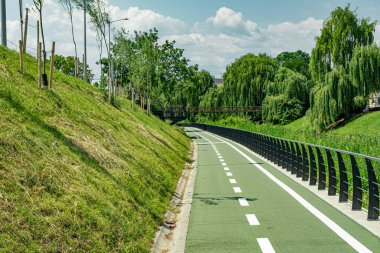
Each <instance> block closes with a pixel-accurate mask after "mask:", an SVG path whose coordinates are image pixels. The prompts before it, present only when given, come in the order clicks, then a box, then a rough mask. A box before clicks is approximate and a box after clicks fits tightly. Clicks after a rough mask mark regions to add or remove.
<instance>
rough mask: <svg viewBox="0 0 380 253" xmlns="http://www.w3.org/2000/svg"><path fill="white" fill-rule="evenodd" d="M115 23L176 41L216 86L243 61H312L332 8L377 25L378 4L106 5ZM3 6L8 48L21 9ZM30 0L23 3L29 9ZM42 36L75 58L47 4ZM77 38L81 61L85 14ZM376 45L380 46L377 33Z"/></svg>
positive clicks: (212, 1)
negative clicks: (296, 56) (282, 57)
mask: <svg viewBox="0 0 380 253" xmlns="http://www.w3.org/2000/svg"><path fill="white" fill-rule="evenodd" d="M106 1H108V3H109V10H110V13H111V17H112V19H113V20H117V19H121V18H125V17H128V19H129V20H128V21H123V22H117V23H114V24H113V29H114V30H115V29H120V28H121V27H123V28H126V29H127V30H129V31H133V30H143V31H146V30H149V29H151V28H153V27H156V28H157V29H158V31H159V36H160V40H161V42H162V41H165V40H175V41H176V45H177V47H179V48H183V49H185V56H186V57H187V58H189V59H190V60H191V64H198V65H199V67H200V68H201V69H206V70H208V71H210V72H211V73H212V74H213V75H214V76H215V77H216V78H219V77H221V76H222V75H223V73H224V71H225V68H226V66H227V65H228V64H230V63H231V62H233V61H234V60H235V59H236V58H238V57H240V56H242V55H244V54H246V53H255V54H256V53H267V54H269V55H271V56H276V55H278V54H279V53H281V52H283V51H296V50H299V49H301V50H303V51H305V52H308V53H310V52H311V50H312V48H313V47H314V45H315V37H316V36H318V35H319V34H320V30H321V27H322V24H323V20H325V19H326V18H327V17H329V15H330V13H331V12H332V11H333V10H334V9H335V8H336V7H337V6H345V5H346V4H347V3H349V4H350V5H351V8H352V9H357V13H358V16H359V17H360V18H370V19H371V20H373V21H375V20H380V1H378V0H353V1H348V0H345V1H341V0H318V1H316V0H180V1H179V0H106ZM6 2H7V29H8V30H7V36H8V41H9V42H8V47H10V48H15V46H14V45H13V44H12V43H16V42H17V41H18V40H19V39H20V23H19V10H18V1H16V0H12V1H10V0H8V1H6ZM32 3H33V1H32V0H24V5H25V6H31V5H32ZM37 19H38V15H37V13H36V12H33V11H32V13H31V14H30V24H31V26H30V27H29V35H30V36H29V38H28V51H29V52H30V53H31V54H34V53H35V48H36V30H35V27H34V26H35V23H36V20H37ZM43 20H44V29H45V34H46V35H45V37H46V41H47V45H48V47H51V46H50V45H51V42H52V41H55V42H56V43H57V46H56V51H57V53H58V54H62V55H66V56H67V55H74V46H73V43H72V37H71V26H70V21H69V18H68V16H67V14H66V13H65V11H64V9H63V8H62V7H60V5H59V4H58V1H57V0H45V6H44V12H43ZM74 24H75V36H76V40H77V43H78V50H79V53H80V55H82V54H83V41H84V40H83V27H84V26H83V13H82V11H75V12H74ZM90 27H91V25H90V24H88V29H87V41H88V63H89V65H90V68H91V69H93V72H94V73H95V75H96V78H98V77H99V73H100V69H99V66H97V65H96V64H95V63H96V61H97V60H98V59H99V49H98V46H97V42H96V35H95V32H94V31H93V30H91V28H90ZM377 28H378V29H377V32H376V34H375V39H376V41H377V42H378V43H379V42H380V25H377Z"/></svg>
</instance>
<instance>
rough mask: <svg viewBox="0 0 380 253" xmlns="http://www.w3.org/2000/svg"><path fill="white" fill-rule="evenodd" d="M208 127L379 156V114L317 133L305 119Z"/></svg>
mask: <svg viewBox="0 0 380 253" xmlns="http://www.w3.org/2000/svg"><path fill="white" fill-rule="evenodd" d="M203 122H204V123H208V124H215V125H220V126H229V127H234V128H240V129H245V130H249V131H253V132H258V133H263V134H268V135H272V136H277V137H282V138H288V139H292V140H298V141H303V142H308V143H313V144H319V145H323V146H328V147H332V148H337V149H342V150H348V151H352V152H356V153H361V154H366V155H370V156H374V157H380V135H379V133H380V112H379V111H378V112H369V113H366V114H363V115H361V116H360V117H358V118H356V119H355V120H352V121H351V122H349V123H348V124H347V125H345V126H342V127H340V128H338V129H336V130H333V131H329V132H325V133H320V134H317V133H315V132H313V131H312V130H310V129H312V128H311V127H310V125H309V123H308V120H307V119H306V118H305V117H304V118H301V119H298V120H296V121H294V122H292V123H290V124H288V125H284V126H278V125H276V126H274V125H269V124H255V123H254V122H252V121H250V120H249V119H247V118H239V117H228V118H226V119H223V120H219V121H217V122H212V121H203Z"/></svg>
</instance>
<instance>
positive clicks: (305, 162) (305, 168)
mask: <svg viewBox="0 0 380 253" xmlns="http://www.w3.org/2000/svg"><path fill="white" fill-rule="evenodd" d="M301 146H302V181H308V180H309V157H308V156H307V152H306V147H305V144H301Z"/></svg>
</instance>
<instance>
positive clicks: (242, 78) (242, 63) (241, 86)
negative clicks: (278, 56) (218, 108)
mask: <svg viewBox="0 0 380 253" xmlns="http://www.w3.org/2000/svg"><path fill="white" fill-rule="evenodd" d="M277 68H278V65H277V62H276V60H274V59H273V58H271V57H269V56H267V55H265V54H260V55H257V56H256V55H253V54H247V55H245V56H243V57H241V58H239V59H237V60H236V61H235V62H234V63H232V64H231V65H230V66H228V67H227V70H226V73H225V74H224V77H223V80H224V81H223V95H224V96H223V104H224V105H225V106H233V107H236V106H261V104H262V102H263V100H264V97H265V91H266V87H267V85H268V84H269V83H270V82H272V81H273V80H274V77H275V74H276V71H277Z"/></svg>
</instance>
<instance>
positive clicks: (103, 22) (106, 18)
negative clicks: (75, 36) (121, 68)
mask: <svg viewBox="0 0 380 253" xmlns="http://www.w3.org/2000/svg"><path fill="white" fill-rule="evenodd" d="M86 10H87V11H88V13H89V15H90V17H91V23H92V24H93V28H94V29H95V30H96V32H97V34H98V35H99V37H100V38H101V40H102V41H103V43H104V44H103V45H104V46H105V47H106V50H107V54H108V61H109V63H108V67H109V68H108V76H109V78H108V79H109V82H108V100H109V102H111V101H112V98H113V84H112V81H111V75H112V64H111V45H110V41H107V36H106V27H107V25H108V24H109V23H110V22H111V20H110V14H109V9H108V5H107V3H106V2H104V1H103V0H94V1H89V3H87V6H86Z"/></svg>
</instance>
